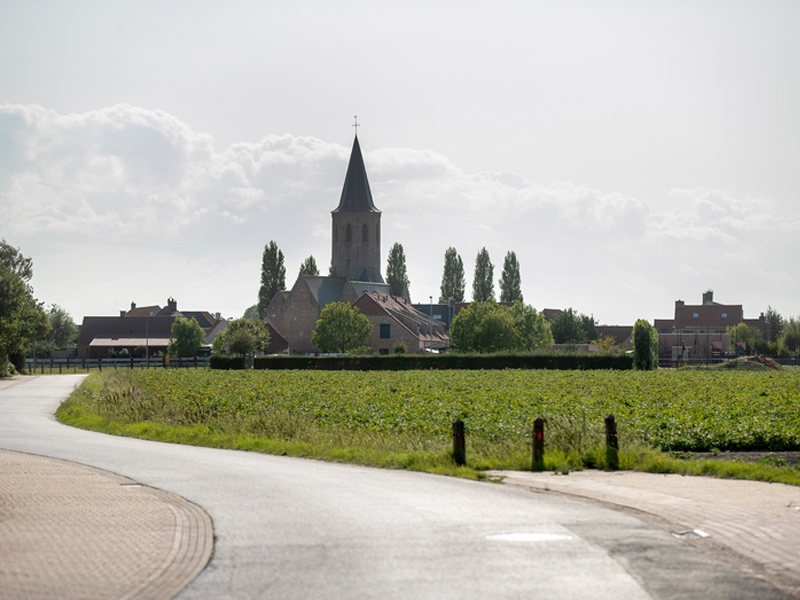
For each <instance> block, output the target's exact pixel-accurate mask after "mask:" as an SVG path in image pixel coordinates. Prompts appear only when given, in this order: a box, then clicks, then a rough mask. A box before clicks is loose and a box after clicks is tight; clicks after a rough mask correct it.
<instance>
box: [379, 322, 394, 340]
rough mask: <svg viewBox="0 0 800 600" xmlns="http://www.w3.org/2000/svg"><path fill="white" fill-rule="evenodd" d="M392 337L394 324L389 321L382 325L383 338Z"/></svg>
mask: <svg viewBox="0 0 800 600" xmlns="http://www.w3.org/2000/svg"><path fill="white" fill-rule="evenodd" d="M390 337H392V326H391V325H390V324H388V323H385V324H383V325H381V339H383V340H388V339H389V338H390Z"/></svg>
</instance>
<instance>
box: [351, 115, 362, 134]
mask: <svg viewBox="0 0 800 600" xmlns="http://www.w3.org/2000/svg"><path fill="white" fill-rule="evenodd" d="M353 118H354V119H355V120H356V122H355V124H354V125H353V127H355V128H356V137H358V128H359V127H361V125H359V124H358V115H354V116H353Z"/></svg>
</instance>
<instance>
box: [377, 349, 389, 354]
mask: <svg viewBox="0 0 800 600" xmlns="http://www.w3.org/2000/svg"><path fill="white" fill-rule="evenodd" d="M378 354H389V349H388V348H378Z"/></svg>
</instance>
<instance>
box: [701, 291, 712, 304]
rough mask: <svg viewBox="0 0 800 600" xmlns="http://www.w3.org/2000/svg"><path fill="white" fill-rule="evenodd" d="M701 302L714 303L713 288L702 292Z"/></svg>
mask: <svg viewBox="0 0 800 600" xmlns="http://www.w3.org/2000/svg"><path fill="white" fill-rule="evenodd" d="M703 304H714V292H713V290H708V291H707V292H705V293H704V294H703Z"/></svg>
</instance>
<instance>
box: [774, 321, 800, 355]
mask: <svg viewBox="0 0 800 600" xmlns="http://www.w3.org/2000/svg"><path fill="white" fill-rule="evenodd" d="M778 349H779V351H780V353H781V354H783V355H787V356H788V355H792V354H794V355H797V353H798V350H800V317H796V318H795V317H789V318H788V319H787V320H786V321H785V322H784V324H783V331H782V332H781V337H780V339H779V340H778Z"/></svg>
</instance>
